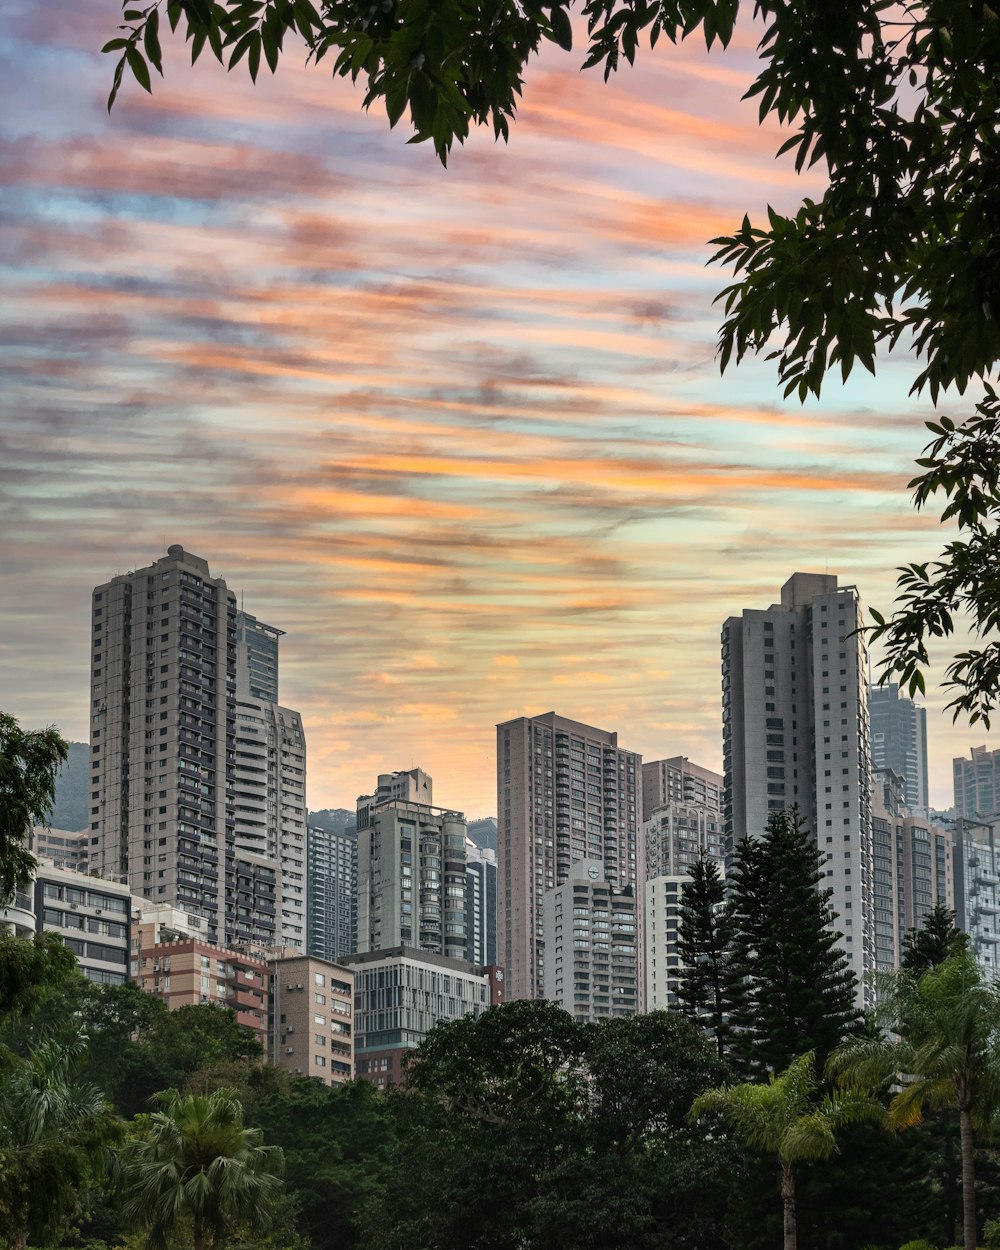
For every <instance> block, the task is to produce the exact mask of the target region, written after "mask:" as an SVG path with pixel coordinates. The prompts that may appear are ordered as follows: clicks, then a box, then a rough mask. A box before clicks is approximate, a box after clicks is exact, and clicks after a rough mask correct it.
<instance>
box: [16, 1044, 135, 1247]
mask: <svg viewBox="0 0 1000 1250" xmlns="http://www.w3.org/2000/svg"><path fill="white" fill-rule="evenodd" d="M85 1054H86V1044H85V1041H84V1039H83V1038H82V1037H80V1036H79V1034H77V1036H75V1037H71V1038H67V1039H65V1040H62V1041H57V1040H55V1039H51V1038H50V1039H48V1040H45V1041H42V1042H39V1043H38V1044H37V1045H36V1046H35V1047H34V1048H33V1049H32V1050H31V1051H30V1053H29V1054H28V1055H27V1057H26V1058H24V1059H20V1060H17V1061H15V1062H13V1063H11V1064H9V1065H8V1067H7V1070H6V1072H5V1073H4V1075H3V1077H2V1079H0V1240H2V1241H4V1242H5V1243H6V1245H7V1246H8V1247H9V1250H24V1246H25V1244H26V1242H27V1240H28V1238H29V1237H31V1238H33V1239H36V1240H37V1241H39V1242H42V1244H50V1243H51V1240H55V1239H57V1238H58V1237H59V1235H60V1234H61V1233H62V1232H63V1231H65V1228H66V1226H67V1223H68V1222H69V1220H70V1219H72V1218H73V1217H75V1216H78V1215H79V1214H80V1213H81V1211H82V1208H83V1203H84V1201H85V1199H86V1197H87V1194H88V1191H89V1189H90V1188H91V1187H92V1186H94V1185H96V1184H98V1183H99V1182H100V1181H101V1180H102V1178H103V1177H104V1175H105V1174H106V1173H107V1171H108V1169H109V1167H110V1165H111V1157H112V1156H111V1148H112V1146H113V1145H114V1144H115V1143H116V1141H117V1140H118V1138H119V1137H120V1122H119V1121H118V1120H117V1117H115V1116H114V1115H113V1114H112V1112H111V1110H110V1108H109V1107H108V1105H107V1103H106V1101H105V1099H104V1095H103V1094H102V1093H101V1091H100V1090H99V1089H98V1088H97V1087H96V1086H94V1085H91V1084H88V1083H87V1082H85V1081H81V1080H80V1079H79V1077H78V1071H79V1068H80V1067H81V1064H82V1061H83V1059H84V1056H85Z"/></svg>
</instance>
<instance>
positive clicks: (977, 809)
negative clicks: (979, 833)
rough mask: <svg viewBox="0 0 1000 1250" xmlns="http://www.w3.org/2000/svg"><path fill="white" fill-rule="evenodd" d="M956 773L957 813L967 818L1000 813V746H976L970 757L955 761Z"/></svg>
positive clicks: (985, 816)
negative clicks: (995, 749)
mask: <svg viewBox="0 0 1000 1250" xmlns="http://www.w3.org/2000/svg"><path fill="white" fill-rule="evenodd" d="M952 769H953V772H954V777H955V815H956V816H964V817H965V819H966V820H988V819H989V818H990V817H991V816H1000V750H998V751H987V749H986V747H985V746H982V747H973V748H972V752H971V754H970V757H969V759H964V758H963V757H962V756H959V757H958V758H957V759H955V760H953V761H952Z"/></svg>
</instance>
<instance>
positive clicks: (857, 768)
mask: <svg viewBox="0 0 1000 1250" xmlns="http://www.w3.org/2000/svg"><path fill="white" fill-rule="evenodd" d="M861 624H862V618H861V600H860V597H859V595H858V592H857V590H856V589H855V588H854V587H851V586H840V587H838V584H837V578H836V577H835V576H831V575H827V574H818V573H795V574H793V576H792V577H791V578H789V580H788V581H787V582H786V583H785V585H784V586H783V587H782V588H781V602H780V603H778V604H772V605H771V607H769V608H767V609H764V610H756V609H747V610H745V611H744V612H743V613H742V615H741V616H737V617H730V619H729V620H727V621H726V623H725V624H724V626H723V628H722V718H723V757H724V769H725V794H724V801H723V816H724V821H725V831H726V836H727V839H728V841H729V843H730V844H733V843H735V842H737V841H739V839H741V838H744V837H747V836H751V837H756V836H759V835H760V834H761V833H762V832H763V830H764V827H765V825H766V823H767V819H768V815H769V813H770V812H773V811H780V810H783V809H787V808H792V807H797V808H798V809H799V812H800V814H801V815H802V816H803V818H804V819H805V821H806V823H807V825H808V827H809V829H810V830H811V831H812V833H813V834H814V836H815V837H816V841H817V845H818V848H819V850H820V852H821V853H822V854H823V855H824V856H825V861H826V868H825V872H826V885H827V886H828V887H829V888H830V889H832V891H833V895H832V898H831V900H830V901H831V905H832V907H833V910H834V912H836V914H837V916H838V920H837V927H838V928H839V929H841V930H842V931H843V933H844V938H843V945H844V951H845V953H846V955H847V958H848V961H849V962H850V965H851V967H852V969H853V970H854V973H855V975H856V976H857V977H858V978H859V984H863V981H862V979H863V977H864V975H865V973H867V972H868V971H869V970H870V969H873V968H874V967H875V917H874V894H873V845H872V812H871V747H870V739H869V728H868V701H867V697H866V694H867V691H866V682H865V670H866V652H865V646H864V641H863V636H862V635H861V634H860V633H858V632H857V630H858V628H859V627H860V625H861Z"/></svg>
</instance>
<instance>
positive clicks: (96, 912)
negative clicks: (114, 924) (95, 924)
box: [94, 907, 104, 916]
mask: <svg viewBox="0 0 1000 1250" xmlns="http://www.w3.org/2000/svg"><path fill="white" fill-rule="evenodd" d="M94 915H95V916H103V915H104V912H103V911H101V909H100V908H99V907H95V908H94Z"/></svg>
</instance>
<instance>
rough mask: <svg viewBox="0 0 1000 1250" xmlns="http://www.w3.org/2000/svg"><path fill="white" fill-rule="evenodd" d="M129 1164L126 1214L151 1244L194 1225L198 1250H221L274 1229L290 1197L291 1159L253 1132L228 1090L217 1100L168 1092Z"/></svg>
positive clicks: (126, 1156) (125, 1167) (130, 1151)
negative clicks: (236, 1238) (284, 1176)
mask: <svg viewBox="0 0 1000 1250" xmlns="http://www.w3.org/2000/svg"><path fill="white" fill-rule="evenodd" d="M158 1102H159V1104H160V1106H161V1108H162V1110H159V1111H155V1112H153V1114H152V1115H150V1116H149V1117H148V1118H147V1119H146V1121H145V1122H144V1123H142V1124H141V1126H140V1128H139V1131H138V1135H137V1136H136V1137H135V1138H134V1139H133V1140H132V1141H131V1142H129V1144H128V1145H127V1146H126V1148H125V1151H124V1152H123V1157H122V1181H121V1184H122V1194H123V1205H122V1210H123V1214H124V1216H125V1219H126V1221H127V1222H128V1223H129V1224H131V1225H132V1226H133V1227H135V1228H137V1229H144V1230H146V1231H147V1232H148V1234H149V1241H150V1245H152V1246H153V1247H165V1246H166V1245H167V1239H168V1238H169V1237H170V1236H171V1235H172V1234H174V1233H176V1232H178V1231H180V1230H181V1229H182V1227H183V1225H184V1222H185V1221H188V1220H189V1221H190V1226H191V1245H192V1250H205V1247H206V1246H216V1245H219V1244H220V1243H221V1241H222V1239H223V1238H224V1237H225V1236H226V1235H227V1234H228V1233H230V1232H232V1231H234V1230H235V1229H237V1228H239V1227H240V1226H242V1225H248V1226H249V1227H250V1228H251V1229H253V1230H259V1229H266V1227H267V1225H268V1222H269V1221H270V1219H271V1218H272V1217H273V1215H274V1212H275V1210H276V1207H277V1204H278V1200H279V1197H280V1195H281V1192H282V1181H281V1173H282V1170H283V1162H284V1161H283V1158H282V1154H281V1151H280V1150H279V1149H277V1148H276V1147H274V1146H265V1145H264V1143H263V1134H262V1133H261V1132H260V1130H259V1129H253V1128H246V1127H245V1125H244V1123H243V1108H242V1107H241V1106H240V1104H239V1102H238V1101H237V1100H236V1099H235V1098H234V1097H233V1096H232V1094H230V1093H229V1092H228V1091H227V1090H216V1091H215V1093H214V1094H211V1095H210V1096H209V1097H202V1096H200V1095H197V1094H187V1095H181V1094H179V1093H178V1092H177V1091H176V1090H167V1091H166V1093H163V1094H161V1095H160V1096H159V1099H158Z"/></svg>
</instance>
